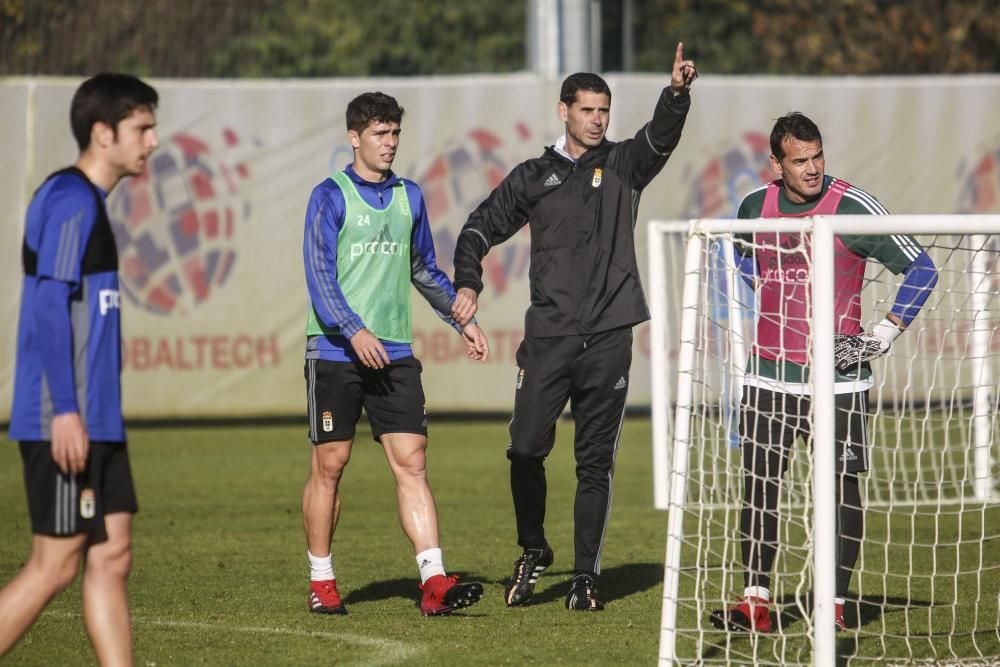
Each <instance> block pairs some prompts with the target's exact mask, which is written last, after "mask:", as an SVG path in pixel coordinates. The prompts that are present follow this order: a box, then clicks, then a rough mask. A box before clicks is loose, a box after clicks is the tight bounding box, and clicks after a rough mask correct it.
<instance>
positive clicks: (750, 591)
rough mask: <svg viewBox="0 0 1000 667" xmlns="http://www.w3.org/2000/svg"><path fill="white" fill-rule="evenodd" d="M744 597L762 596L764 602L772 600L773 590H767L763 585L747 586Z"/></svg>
mask: <svg viewBox="0 0 1000 667" xmlns="http://www.w3.org/2000/svg"><path fill="white" fill-rule="evenodd" d="M743 597H745V598H749V597H754V598H760V599H761V600H763V601H764V602H770V600H771V591H769V590H767V589H766V588H764V587H763V586H747V587H746V588H744V589H743Z"/></svg>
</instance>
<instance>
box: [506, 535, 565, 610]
mask: <svg viewBox="0 0 1000 667" xmlns="http://www.w3.org/2000/svg"><path fill="white" fill-rule="evenodd" d="M554 560H555V554H553V553H552V549H551V548H550V547H545V548H544V549H525V550H524V553H522V554H521V557H520V558H518V559H517V560H516V561H515V562H514V574H512V575H511V577H510V580H509V581H508V582H507V588H506V589H505V590H504V600H505V601H506V602H507V606H508V607H517V606H519V605H522V604H524V603H525V602H527V601H528V600H530V599H531V594H532V593H533V592H534V591H535V582H536V581H538V576H539V575H540V574H541V573H542V572H544V571H545V568H547V567H549V566H550V565H552V562H553V561H554Z"/></svg>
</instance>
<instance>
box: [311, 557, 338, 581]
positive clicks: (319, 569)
mask: <svg viewBox="0 0 1000 667" xmlns="http://www.w3.org/2000/svg"><path fill="white" fill-rule="evenodd" d="M306 553H307V554H309V578H310V579H311V580H312V581H329V580H331V579H336V578H337V575H335V574H334V573H333V554H332V553H331V554H329V555H327V556H313V555H312V553H311V552H310V551H308V550H306Z"/></svg>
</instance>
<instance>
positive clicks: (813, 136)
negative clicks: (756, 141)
mask: <svg viewBox="0 0 1000 667" xmlns="http://www.w3.org/2000/svg"><path fill="white" fill-rule="evenodd" d="M785 137H793V138H795V139H798V140H799V141H818V142H820V143H821V144H822V143H823V135H821V134H820V133H819V128H818V127H816V123H814V122H812V121H811V120H809V118H808V117H807V116H806V115H805V114H803V113H802V112H800V111H790V112H788V113H786V114H785V115H784V116H782V117H781V118H779V119H778V120H776V121H774V127H773V128H772V129H771V154H772V155H773V156H774V157H775V158H776V159H777V160H778V162H781V160H783V159H784V157H785V151H784V150H782V148H781V142H782V141H783V140H784V139H785Z"/></svg>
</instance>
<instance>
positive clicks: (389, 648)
mask: <svg viewBox="0 0 1000 667" xmlns="http://www.w3.org/2000/svg"><path fill="white" fill-rule="evenodd" d="M43 616H53V617H60V618H80V614H73V613H60V612H45V613H44V614H43ZM132 623H133V625H140V626H141V625H152V626H157V627H165V628H190V629H193V630H222V631H226V632H237V633H247V634H259V635H289V636H292V637H318V638H321V639H333V640H336V641H341V642H346V643H348V644H356V645H359V646H367V647H370V648H373V649H376V650H377V651H378V652H379V653H378V654H377V655H375V656H371V657H366V658H363V659H361V660H360V661H359V662H358V664H363V665H389V664H392V663H395V662H401V661H402V660H404V659H406V658H412V657H413V656H415V655H418V654H419V653H422V652H423V650H424V649H423V648H422V647H420V646H414V645H413V644H406V643H403V642H398V641H393V640H391V639H380V638H377V637H368V636H366V635H355V634H349V633H344V632H327V631H325V630H297V629H294V628H268V627H264V626H255V625H229V624H227V623H207V622H204V621H172V620H169V619H162V618H142V617H133V618H132ZM346 664H351V663H346Z"/></svg>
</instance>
